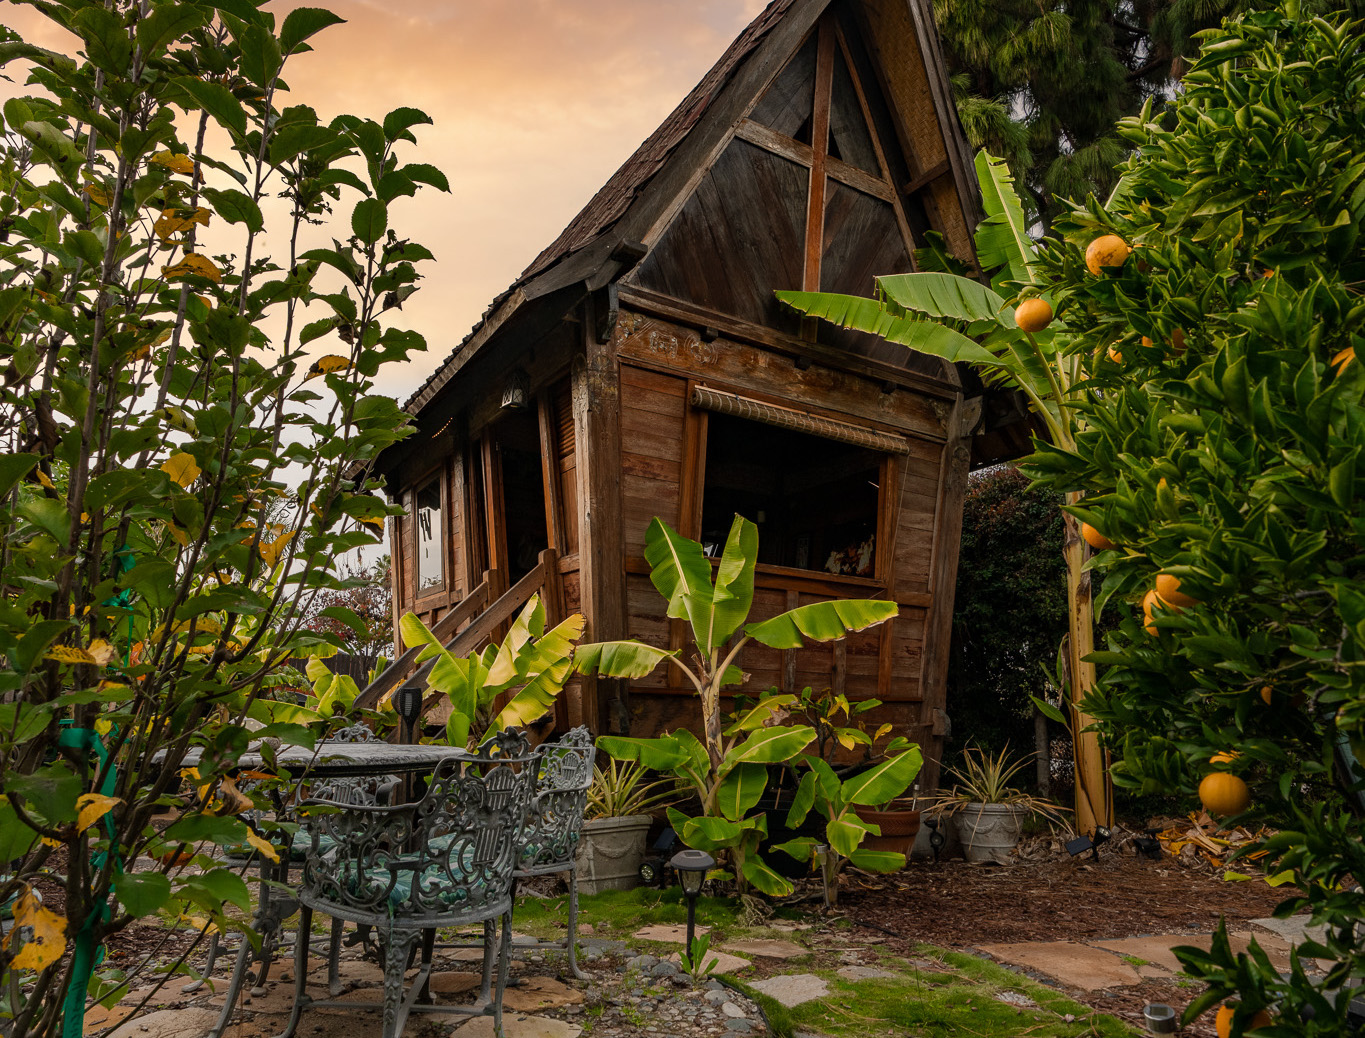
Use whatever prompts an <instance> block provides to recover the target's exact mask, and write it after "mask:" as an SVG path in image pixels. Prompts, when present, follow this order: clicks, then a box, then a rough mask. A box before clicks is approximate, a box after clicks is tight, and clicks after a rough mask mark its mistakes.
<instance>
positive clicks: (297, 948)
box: [279, 905, 313, 1038]
mask: <svg viewBox="0 0 1365 1038" xmlns="http://www.w3.org/2000/svg"><path fill="white" fill-rule="evenodd" d="M312 931H313V910H312V909H311V908H309V907H308V906H307V905H300V906H299V932H298V934H297V936H296V937H295V940H294V1008H293V1009H291V1010H290V1012H289V1023H288V1024H287V1025H286V1026H285V1029H284V1033H283V1034H281V1035H280V1036H279V1038H293V1034H294V1031H295V1030H297V1029H298V1026H299V1017H300V1016H302V1015H303V1007H304V1004H305V1003H306V1002H307V1001H308V995H307V991H308V951H309V941H308V939H309V936H310V935H311V934H312Z"/></svg>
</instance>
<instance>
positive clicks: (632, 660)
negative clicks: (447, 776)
mask: <svg viewBox="0 0 1365 1038" xmlns="http://www.w3.org/2000/svg"><path fill="white" fill-rule="evenodd" d="M583 627H584V621H583V617H582V615H581V614H579V613H575V614H574V615H573V616H570V617H569V618H568V619H567V620H564V621H563V622H561V623H559V624H558V625H556V626H555V627H553V628H551V629H550V630H548V631H547V630H546V629H545V607H544V605H543V604H542V603H541V601H540V596H539V595H532V596H531V599H530V601H528V602H527V603H526V605H525V607H524V608H523V609H522V611H521V613H520V615H519V616H518V617H517V619H516V621H515V622H514V623H513V624H512V628H511V630H510V631H508V632H507V636H506V637H505V638H504V639H503V640H502V644H501V645H489V646H488V647H487V648H486V649H484V650H483V651H482V652H474V653H470V654H469V655H468V656H456V655H455V654H454V653H452V652H451V651H450V650H449V649H447V648H446V647H445V646H444V645H443V644H442V643H441V640H440V639H439V638H437V637H436V636H435V635H434V634H432V633H431V630H430V628H428V627H427V625H426V624H424V623H423V622H422V621H421V620H419V619H418V618H417V617H416V616H414V615H413V614H412V613H407V614H405V615H404V616H403V617H402V619H400V620H399V621H398V630H399V633H400V635H401V636H402V638H403V643H404V644H405V645H407V646H408V648H416V647H418V646H422V647H423V648H422V651H421V652H419V653H418V654H417V659H416V662H417V663H419V664H420V663H425V662H426V661H427V660H434V661H435V662H434V663H433V664H432V668H431V673H430V675H429V676H428V678H427V685H428V688H429V689H433V690H435V691H438V692H441V693H444V694H445V696H446V697H447V698H448V699H449V700H450V706H451V714H450V718H449V720H448V721H447V722H446V738H447V740H448V741H449V743H450V745H452V746H466V745H468V744H469V741H470V733H471V731H472V732H473V734H474V736H475V738H476V740H477V741H482V740H483V739H486V738H487V737H488V736H489V735H491V734H494V733H496V732H499V731H502V730H503V729H505V728H508V727H510V726H512V725H520V726H525V725H528V724H531V723H532V722H534V721H537V720H539V719H540V718H541V717H543V716H545V714H546V713H547V712H548V711H549V710H550V709H551V708H552V707H553V706H554V703H555V699H556V698H557V697H558V696H559V694H560V692H562V691H563V690H564V684H565V682H567V681H568V680H569V677H570V676H571V675H572V673H573V670H574V666H573V660H574V653H575V648H577V651H578V652H579V653H580V654H582V658H581V659H580V660H579V664H578V668H577V669H578V670H579V672H580V673H600V674H601V675H602V676H603V677H613V678H631V677H642V676H643V675H644V674H647V673H649V671H650V670H652V669H653V668H654V666H655V665H656V664H657V663H658V662H659V660H661V659H663V658H665V657H667V656H668V655H669V653H667V652H665V651H663V650H659V649H653V648H651V647H650V646H648V645H642V644H640V643H638V642H598V643H594V644H592V645H585V646H577V645H576V643H577V641H578V639H579V638H581V637H582V636H583ZM641 668H644V669H643V670H642V669H641ZM513 689H516V692H515V694H514V695H513V696H512V698H511V699H510V700H508V702H507V704H506V705H505V706H504V707H503V708H502V709H501V710H499V711H498V712H497V713H496V714H494V712H493V707H494V704H495V703H496V701H497V698H498V696H500V695H501V694H502V693H504V692H509V691H511V690H513Z"/></svg>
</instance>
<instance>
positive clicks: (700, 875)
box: [668, 850, 716, 955]
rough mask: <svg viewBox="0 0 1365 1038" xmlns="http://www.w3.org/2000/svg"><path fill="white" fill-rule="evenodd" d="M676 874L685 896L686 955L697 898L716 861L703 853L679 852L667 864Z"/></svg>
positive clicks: (689, 944) (692, 931)
mask: <svg viewBox="0 0 1365 1038" xmlns="http://www.w3.org/2000/svg"><path fill="white" fill-rule="evenodd" d="M668 864H670V865H672V866H673V871H674V872H676V873H677V874H678V882H679V883H681V884H682V888H683V893H684V894H686V895H687V954H688V955H691V954H692V938H693V935H694V934H695V933H696V930H697V896H698V895H699V894H700V893H701V885H702V884H703V883H705V882H706V874H707V873H708V872H710V871H711V870H712V869H714V868H715V867H716V859H715V858H713V857H711V855H709V854H707V853H706V852H705V851H693V850H686V851H679V852H678V853H677V854H675V855H673V857H672V859H670V861H669V863H668Z"/></svg>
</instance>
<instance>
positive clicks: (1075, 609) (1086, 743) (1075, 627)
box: [1062, 494, 1114, 833]
mask: <svg viewBox="0 0 1365 1038" xmlns="http://www.w3.org/2000/svg"><path fill="white" fill-rule="evenodd" d="M1078 500H1080V495H1079V494H1068V495H1067V504H1075V503H1076V502H1077V501H1078ZM1063 519H1064V521H1065V525H1066V532H1065V534H1064V537H1063V541H1062V553H1063V555H1064V556H1065V557H1066V592H1067V595H1066V598H1067V626H1068V630H1069V636H1068V637H1067V650H1066V662H1067V671H1068V672H1069V674H1068V676H1069V679H1070V680H1069V681H1068V686H1069V688H1070V703H1069V704H1068V706H1069V708H1070V719H1071V745H1072V753H1073V754H1074V757H1075V763H1076V831H1077V832H1078V833H1090V832H1093V831H1094V830H1095V828H1096V827H1097V826H1104V827H1106V828H1108V827H1109V826H1112V825H1113V823H1114V790H1113V785H1112V784H1111V782H1110V780H1109V754H1108V753H1107V752H1105V750H1104V749H1103V748H1102V747H1101V746H1100V738H1099V735H1098V734H1097V733H1096V732H1087V731H1084V729H1085V728H1087V727H1089V726H1090V724H1091V723H1092V722H1093V720H1094V719H1093V718H1092V717H1091V716H1090V715H1089V714H1087V713H1085V711H1083V710H1082V709H1081V707H1080V703H1081V701H1082V700H1083V699H1085V697H1086V696H1088V695H1089V694H1090V690H1091V689H1092V688H1094V686H1095V666H1094V664H1093V663H1085V662H1083V661H1084V659H1085V657H1086V656H1089V655H1090V653H1091V652H1093V651H1094V648H1095V613H1094V607H1093V602H1092V599H1091V595H1090V574H1089V573H1086V572H1083V571H1082V568H1081V567H1082V566H1083V565H1084V564H1085V542H1084V541H1082V540H1081V527H1080V522H1079V521H1078V520H1077V519H1076V518H1075V516H1072V515H1069V514H1065V513H1064V514H1063Z"/></svg>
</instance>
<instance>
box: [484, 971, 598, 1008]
mask: <svg viewBox="0 0 1365 1038" xmlns="http://www.w3.org/2000/svg"><path fill="white" fill-rule="evenodd" d="M582 1001H583V992H581V991H577V990H575V989H574V988H571V987H569V986H567V985H566V984H562V983H561V982H559V981H558V980H555V979H554V978H553V977H528V978H527V979H526V980H523V981H522V982H521V983H520V984H518V985H517V986H516V987H509V988H508V989H507V990H506V991H505V992H504V993H503V996H502V1004H503V1005H504V1006H506V1007H507V1008H508V1009H510V1010H512V1011H513V1012H517V1013H534V1012H537V1011H539V1010H542V1009H559V1008H561V1007H562V1006H567V1005H575V1004H577V1003H579V1002H582Z"/></svg>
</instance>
